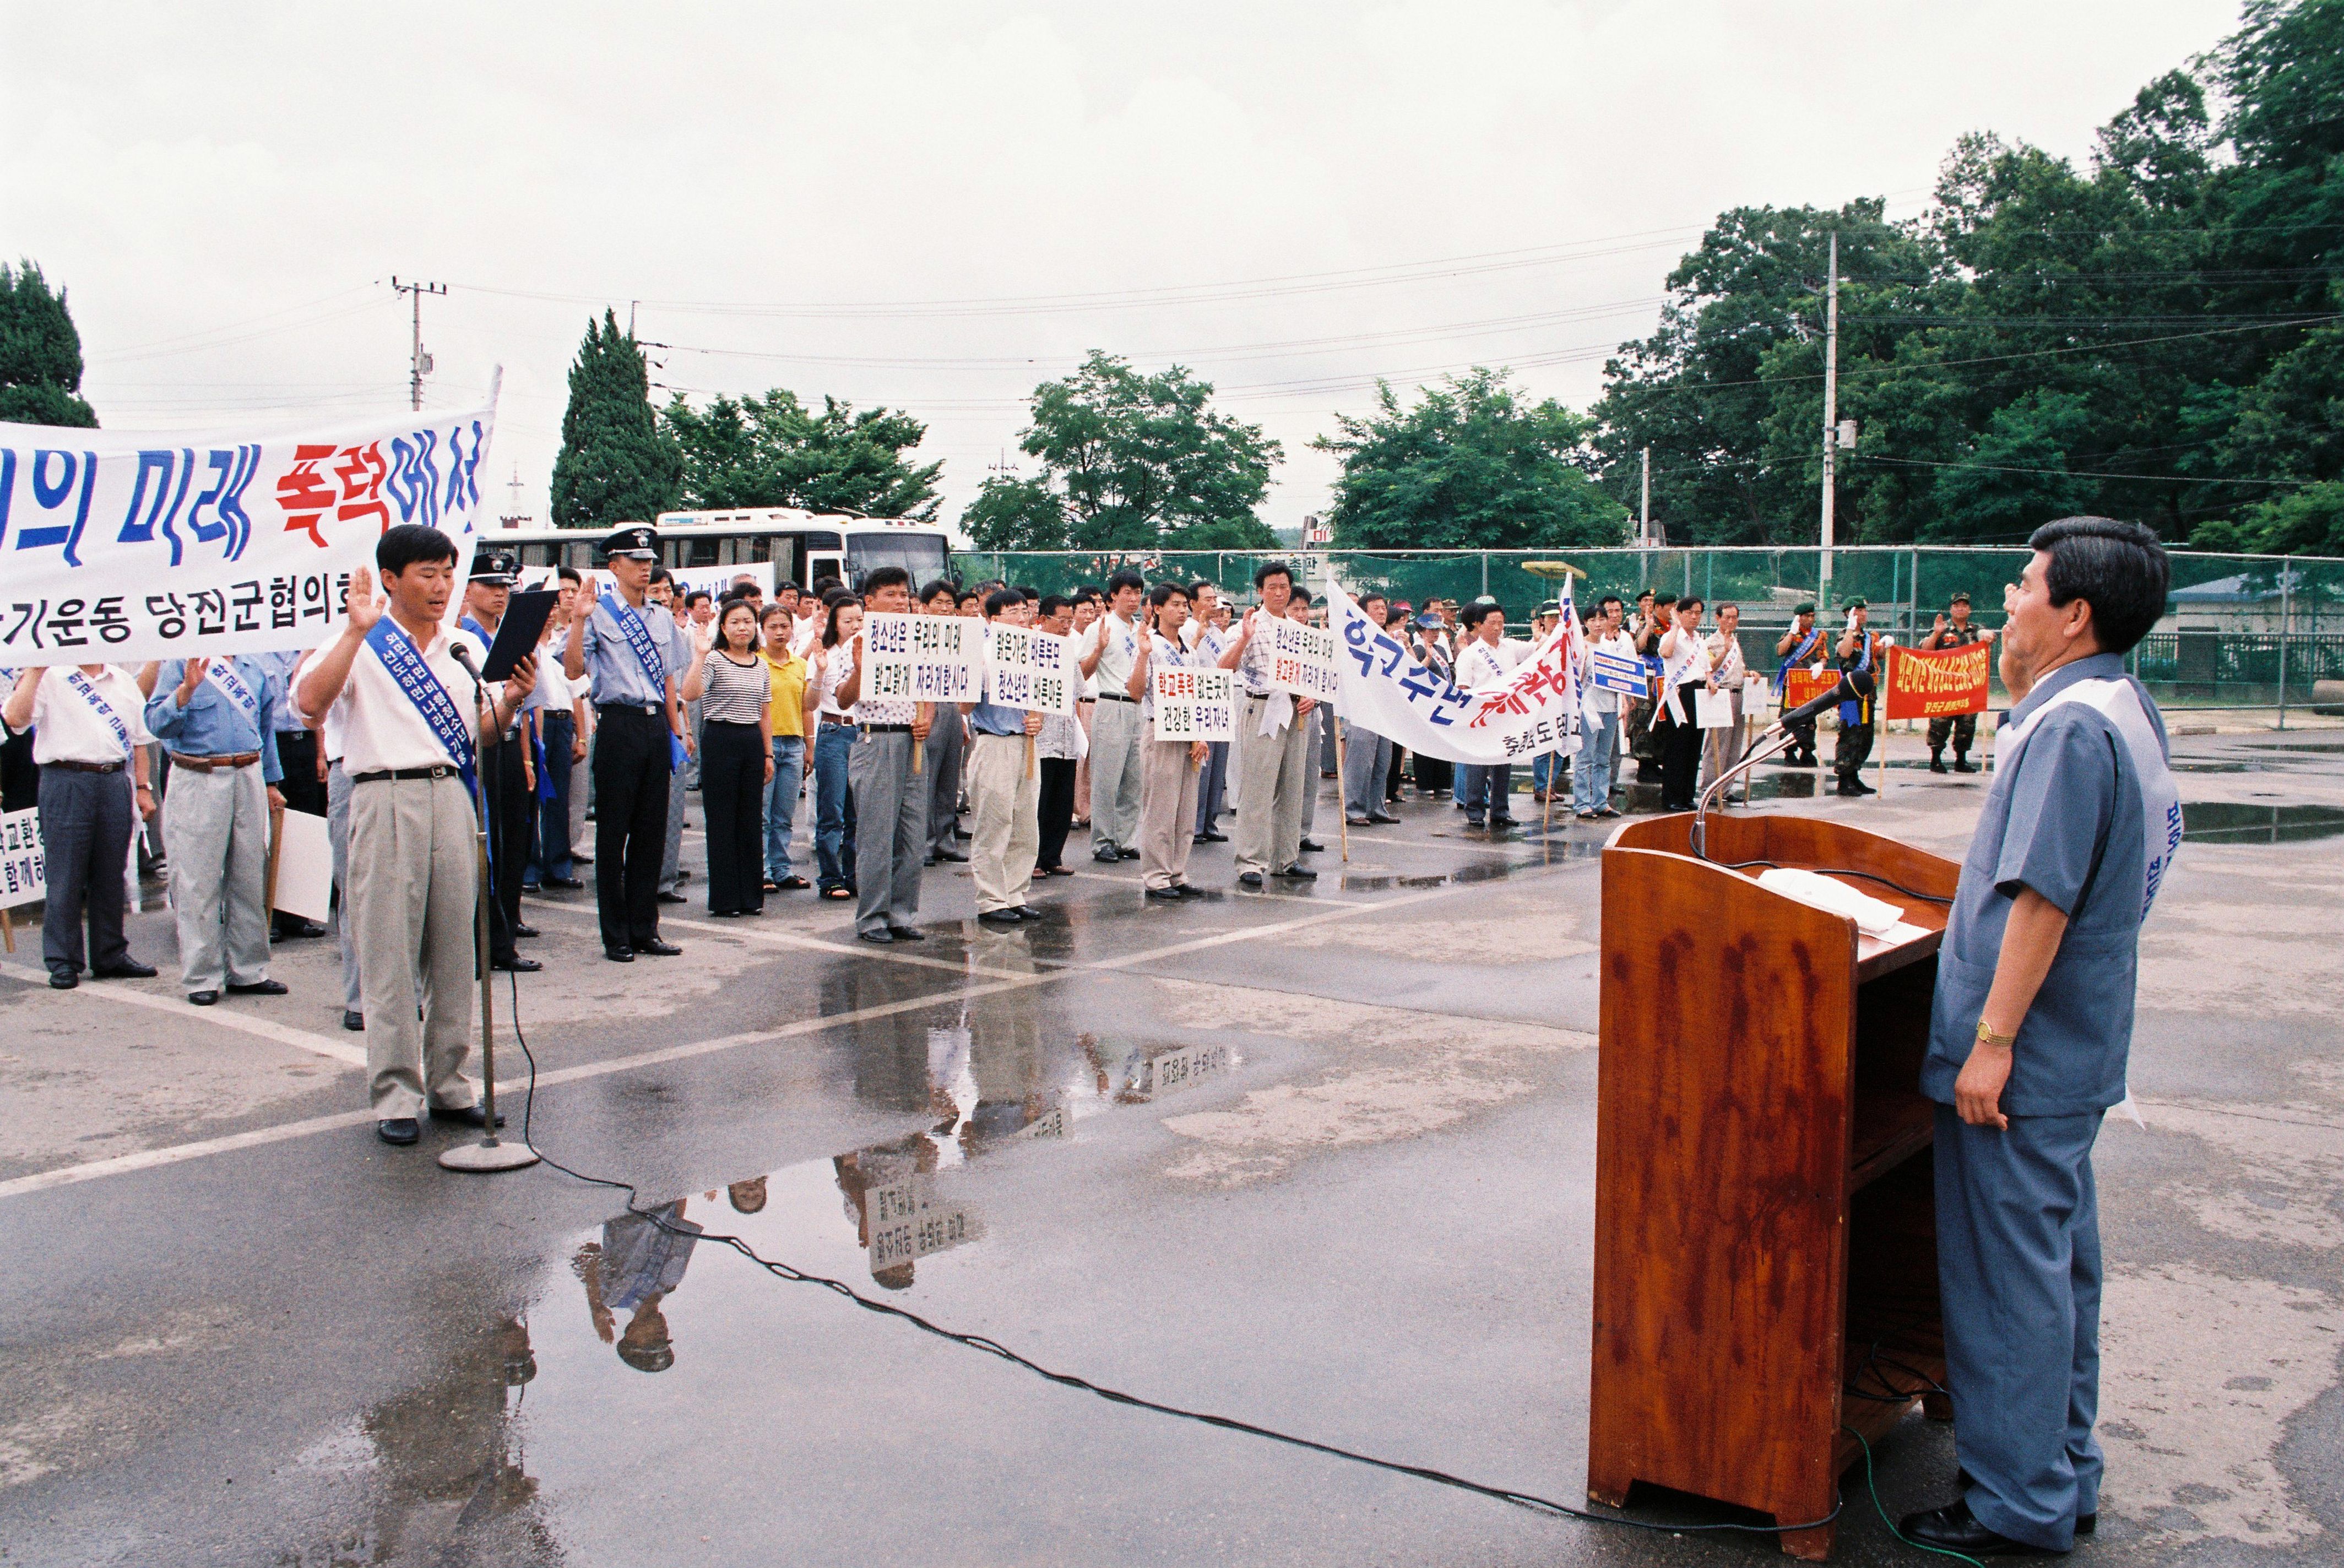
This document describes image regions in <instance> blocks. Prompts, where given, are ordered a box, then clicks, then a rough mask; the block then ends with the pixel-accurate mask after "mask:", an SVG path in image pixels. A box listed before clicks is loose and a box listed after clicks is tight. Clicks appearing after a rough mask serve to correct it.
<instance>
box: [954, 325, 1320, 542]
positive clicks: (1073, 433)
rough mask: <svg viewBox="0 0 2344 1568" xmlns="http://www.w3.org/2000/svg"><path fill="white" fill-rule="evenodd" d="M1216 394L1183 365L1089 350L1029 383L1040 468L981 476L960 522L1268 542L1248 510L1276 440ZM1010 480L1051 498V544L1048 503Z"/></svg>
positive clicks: (1115, 535)
mask: <svg viewBox="0 0 2344 1568" xmlns="http://www.w3.org/2000/svg"><path fill="white" fill-rule="evenodd" d="M1212 396H1213V389H1212V387H1211V385H1210V384H1209V383H1207V382H1204V381H1199V380H1197V379H1196V378H1195V377H1193V376H1191V375H1190V374H1189V373H1188V372H1187V369H1184V368H1182V367H1181V366H1178V365H1174V366H1172V367H1171V368H1170V369H1167V370H1165V371H1163V372H1162V373H1160V374H1157V375H1153V376H1149V375H1143V374H1141V373H1140V372H1139V371H1138V370H1136V369H1133V368H1132V366H1131V364H1130V362H1129V361H1127V360H1125V359H1117V358H1116V356H1114V355H1112V354H1107V353H1104V352H1101V351H1100V350H1098V349H1093V350H1092V351H1091V354H1090V357H1089V358H1088V359H1085V360H1084V361H1083V364H1082V368H1081V369H1078V370H1076V372H1075V373H1074V374H1073V375H1071V376H1068V377H1066V379H1063V380H1056V381H1045V382H1043V383H1042V384H1041V385H1040V386H1038V387H1036V388H1035V389H1034V413H1033V420H1032V422H1031V424H1030V425H1028V427H1027V429H1026V430H1025V435H1024V436H1023V437H1021V438H1020V439H1019V441H1018V447H1019V449H1020V450H1023V451H1024V452H1025V453H1026V454H1027V455H1028V456H1031V457H1036V458H1039V459H1040V460H1042V473H1041V475H1040V477H1039V478H1037V479H1036V480H1032V481H995V483H991V484H988V486H987V487H986V491H985V492H981V493H980V495H979V498H978V501H977V502H976V503H973V505H972V508H971V510H972V511H975V512H976V513H977V515H976V516H975V518H974V519H973V520H969V519H965V520H964V521H965V524H967V523H969V522H971V521H973V522H974V523H975V524H982V525H983V526H985V528H987V529H992V530H1005V531H1011V532H1015V534H1016V535H1017V536H1018V537H1020V538H1023V539H1027V540H1031V541H1033V542H1030V543H1026V544H1025V545H1023V546H1022V548H1025V549H1029V550H1042V549H1058V550H1147V549H1169V550H1188V549H1196V550H1268V549H1272V548H1274V547H1275V546H1276V544H1277V542H1278V541H1277V536H1276V535H1274V534H1272V533H1271V532H1270V531H1269V529H1268V526H1267V525H1265V524H1264V523H1263V522H1262V521H1261V520H1260V518H1259V517H1258V515H1256V513H1255V511H1254V509H1255V508H1256V507H1258V506H1259V505H1260V504H1261V499H1262V497H1263V496H1264V495H1265V494H1267V493H1268V490H1269V470H1270V468H1271V467H1272V465H1274V464H1275V463H1277V462H1278V460H1279V459H1280V458H1281V457H1282V456H1284V455H1285V454H1284V450H1283V449H1282V448H1280V447H1279V445H1278V442H1276V441H1274V440H1270V439H1269V438H1268V437H1267V436H1265V435H1263V434H1262V433H1261V427H1260V426H1258V425H1249V424H1247V423H1245V422H1243V421H1242V420H1233V419H1231V418H1229V417H1228V415H1226V414H1224V413H1221V412H1220V411H1219V410H1216V409H1214V408H1212V407H1211V406H1210V405H1211V402H1212ZM1017 486H1025V487H1033V486H1038V487H1039V488H1040V490H1041V491H1042V492H1044V493H1046V495H1047V496H1049V497H1050V498H1052V499H1053V500H1055V501H1056V505H1057V514H1058V520H1059V521H1058V528H1057V531H1056V536H1055V537H1054V538H1051V541H1050V542H1049V543H1043V542H1041V541H1042V540H1043V539H1044V538H1045V537H1048V536H1049V535H1050V531H1051V526H1052V524H1051V512H1050V511H1049V509H1048V508H1046V507H1044V506H1042V505H1040V504H1039V503H1038V501H1036V499H1035V496H1034V494H1033V491H1032V490H1031V489H1030V488H1026V489H1018V488H1014V487H1017ZM988 497H989V498H990V499H989V500H988ZM980 507H982V508H983V509H984V510H982V511H978V509H979V508H980ZM991 548H995V549H1005V548H1009V547H1008V546H1006V545H996V546H993V547H991Z"/></svg>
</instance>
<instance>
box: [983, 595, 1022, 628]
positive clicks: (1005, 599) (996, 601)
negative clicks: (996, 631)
mask: <svg viewBox="0 0 2344 1568" xmlns="http://www.w3.org/2000/svg"><path fill="white" fill-rule="evenodd" d="M1023 603H1025V595H1024V594H1023V593H1020V592H1017V590H1015V588H996V589H995V590H994V591H993V592H990V593H988V594H986V595H985V619H986V620H987V621H990V620H992V619H993V618H994V617H995V616H996V615H998V614H1000V613H1001V612H1003V611H1005V610H1015V609H1016V608H1017V607H1018V606H1019V605H1020V604H1023Z"/></svg>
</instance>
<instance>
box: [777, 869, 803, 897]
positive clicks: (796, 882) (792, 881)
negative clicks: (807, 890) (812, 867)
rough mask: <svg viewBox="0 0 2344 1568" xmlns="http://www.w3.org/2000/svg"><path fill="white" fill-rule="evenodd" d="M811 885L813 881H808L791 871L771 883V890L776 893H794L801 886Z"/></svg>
mask: <svg viewBox="0 0 2344 1568" xmlns="http://www.w3.org/2000/svg"><path fill="white" fill-rule="evenodd" d="M812 886H813V883H811V882H808V881H807V880H806V879H805V878H804V877H803V876H800V875H797V874H796V873H794V872H793V873H791V874H790V875H787V876H784V877H783V878H782V879H781V881H779V882H777V883H775V884H774V885H773V890H774V891H775V892H777V893H794V892H796V891H797V890H798V889H799V888H801V887H812Z"/></svg>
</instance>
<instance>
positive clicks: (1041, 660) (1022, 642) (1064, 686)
mask: <svg viewBox="0 0 2344 1568" xmlns="http://www.w3.org/2000/svg"><path fill="white" fill-rule="evenodd" d="M978 624H980V625H982V626H984V627H985V630H986V633H987V635H986V643H987V652H988V658H989V663H988V664H987V670H988V673H987V675H986V678H985V701H987V702H989V703H998V704H999V705H1001V706H1002V707H1005V708H1023V709H1025V711H1026V712H1027V713H1064V714H1065V715H1066V716H1067V717H1068V718H1072V717H1074V713H1075V702H1076V694H1077V692H1078V689H1079V688H1080V687H1081V685H1082V679H1081V675H1080V673H1079V672H1078V671H1077V669H1076V659H1075V652H1074V648H1075V640H1074V639H1073V638H1072V637H1061V636H1059V635H1058V634H1057V633H1056V632H1037V631H1036V630H1035V629H1034V628H1033V627H1031V626H1011V625H1008V624H1006V623H1005V622H999V621H985V622H978Z"/></svg>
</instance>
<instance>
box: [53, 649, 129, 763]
mask: <svg viewBox="0 0 2344 1568" xmlns="http://www.w3.org/2000/svg"><path fill="white" fill-rule="evenodd" d="M66 685H68V686H70V687H72V688H73V689H74V691H75V693H76V694H78V695H79V696H80V698H81V700H82V701H83V702H85V703H88V704H89V705H90V706H91V707H92V708H93V709H95V710H96V713H97V716H98V717H99V718H101V719H104V720H105V721H106V728H108V729H110V730H112V731H113V732H114V738H115V739H116V740H117V741H119V742H121V743H122V754H123V756H124V757H125V758H127V757H128V756H129V755H130V751H131V746H130V728H129V726H128V725H126V724H125V723H123V722H122V715H121V714H119V713H116V712H115V711H114V709H113V706H112V705H111V704H110V703H107V702H106V699H105V698H104V697H102V696H100V695H98V691H97V688H96V686H93V685H91V684H90V683H89V677H88V676H87V675H85V674H83V673H81V672H80V671H79V670H67V671H66Z"/></svg>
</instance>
